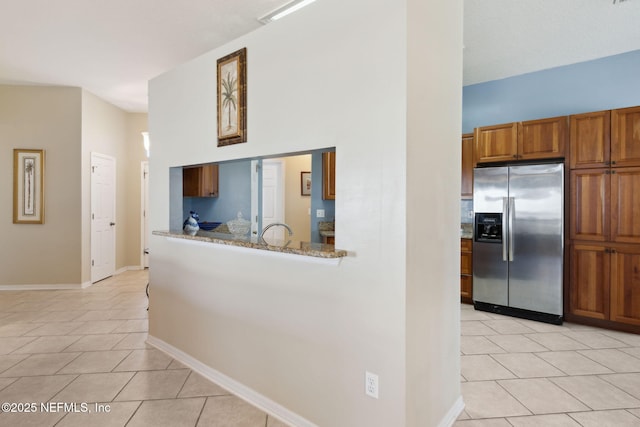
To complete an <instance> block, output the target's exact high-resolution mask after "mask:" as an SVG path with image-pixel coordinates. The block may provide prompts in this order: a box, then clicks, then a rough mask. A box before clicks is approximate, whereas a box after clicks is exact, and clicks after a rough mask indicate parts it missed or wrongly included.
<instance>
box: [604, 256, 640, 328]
mask: <svg viewBox="0 0 640 427" xmlns="http://www.w3.org/2000/svg"><path fill="white" fill-rule="evenodd" d="M611 320H613V321H614V322H622V323H628V324H632V325H640V247H639V246H637V245H624V246H619V247H615V248H614V249H613V250H611Z"/></svg>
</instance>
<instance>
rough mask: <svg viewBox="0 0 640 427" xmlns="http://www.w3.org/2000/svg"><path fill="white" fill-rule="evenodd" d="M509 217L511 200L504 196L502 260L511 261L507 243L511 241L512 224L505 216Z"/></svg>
mask: <svg viewBox="0 0 640 427" xmlns="http://www.w3.org/2000/svg"><path fill="white" fill-rule="evenodd" d="M508 217H509V202H508V198H507V197H503V198H502V218H503V219H502V260H503V261H509V259H508V258H507V256H508V254H507V245H508V241H509V229H510V226H509V224H507V221H505V218H508Z"/></svg>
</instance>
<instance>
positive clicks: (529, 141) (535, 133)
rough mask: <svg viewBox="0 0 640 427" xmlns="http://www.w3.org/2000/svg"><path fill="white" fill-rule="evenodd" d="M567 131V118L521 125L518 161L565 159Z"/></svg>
mask: <svg viewBox="0 0 640 427" xmlns="http://www.w3.org/2000/svg"><path fill="white" fill-rule="evenodd" d="M567 130H568V123H567V117H566V116H562V117H553V118H550V119H541V120H529V121H526V122H522V123H520V124H519V131H518V160H529V159H549V158H559V157H564V153H565V152H564V149H565V145H566V140H567V136H568V132H567Z"/></svg>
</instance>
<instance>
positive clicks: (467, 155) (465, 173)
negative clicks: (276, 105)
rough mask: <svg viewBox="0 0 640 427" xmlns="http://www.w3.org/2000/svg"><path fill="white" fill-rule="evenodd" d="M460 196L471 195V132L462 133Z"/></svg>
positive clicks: (467, 196) (464, 197) (467, 197)
mask: <svg viewBox="0 0 640 427" xmlns="http://www.w3.org/2000/svg"><path fill="white" fill-rule="evenodd" d="M460 195H461V197H462V198H463V199H470V198H472V197H473V134H472V133H468V134H465V135H462V186H461V193H460Z"/></svg>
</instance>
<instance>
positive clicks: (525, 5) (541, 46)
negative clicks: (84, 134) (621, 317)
mask: <svg viewBox="0 0 640 427" xmlns="http://www.w3.org/2000/svg"><path fill="white" fill-rule="evenodd" d="M318 1H322V0H318ZM617 1H618V3H617V4H615V5H614V4H613V0H522V1H514V0H464V7H465V26H464V32H465V34H464V45H465V49H464V84H465V85H468V84H474V83H480V82H485V81H490V80H495V79H500V78H504V77H508V76H513V75H518V74H523V73H526V72H531V71H537V70H541V69H546V68H551V67H556V66H560V65H566V64H571V63H576V62H581V61H586V60H590V59H595V58H600V57H604V56H609V55H614V54H618V53H622V52H628V51H632V50H637V49H640V0H626V1H625V0H622V1H620V0H617ZM286 2H287V0H235V1H234V0H188V1H186V2H176V1H175V0H134V1H131V0H109V1H87V0H54V1H52V0H28V1H27V0H0V11H1V12H0V84H43V85H62V86H79V87H83V88H85V89H87V90H88V91H90V92H92V93H94V94H96V95H98V96H99V97H101V98H103V99H105V100H107V101H109V102H111V103H113V104H115V105H117V106H119V107H121V108H123V109H124V110H127V111H136V112H140V111H146V110H147V81H148V80H150V79H152V78H153V77H155V76H157V75H159V74H162V73H163V72H165V71H167V70H169V69H171V68H174V67H175V66H177V65H179V64H181V63H183V62H186V61H188V60H190V59H192V58H194V57H196V56H198V55H201V54H203V53H205V52H207V51H209V50H211V49H214V48H216V47H218V46H220V45H222V44H224V43H226V42H227V41H229V40H232V39H234V38H236V37H238V36H240V35H242V34H245V33H248V32H250V31H252V30H254V29H256V28H258V27H259V26H260V25H261V24H260V23H258V21H257V18H258V17H260V16H263V15H264V14H266V13H267V12H270V11H271V10H273V9H275V8H276V7H278V6H280V5H282V4H283V3H286Z"/></svg>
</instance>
